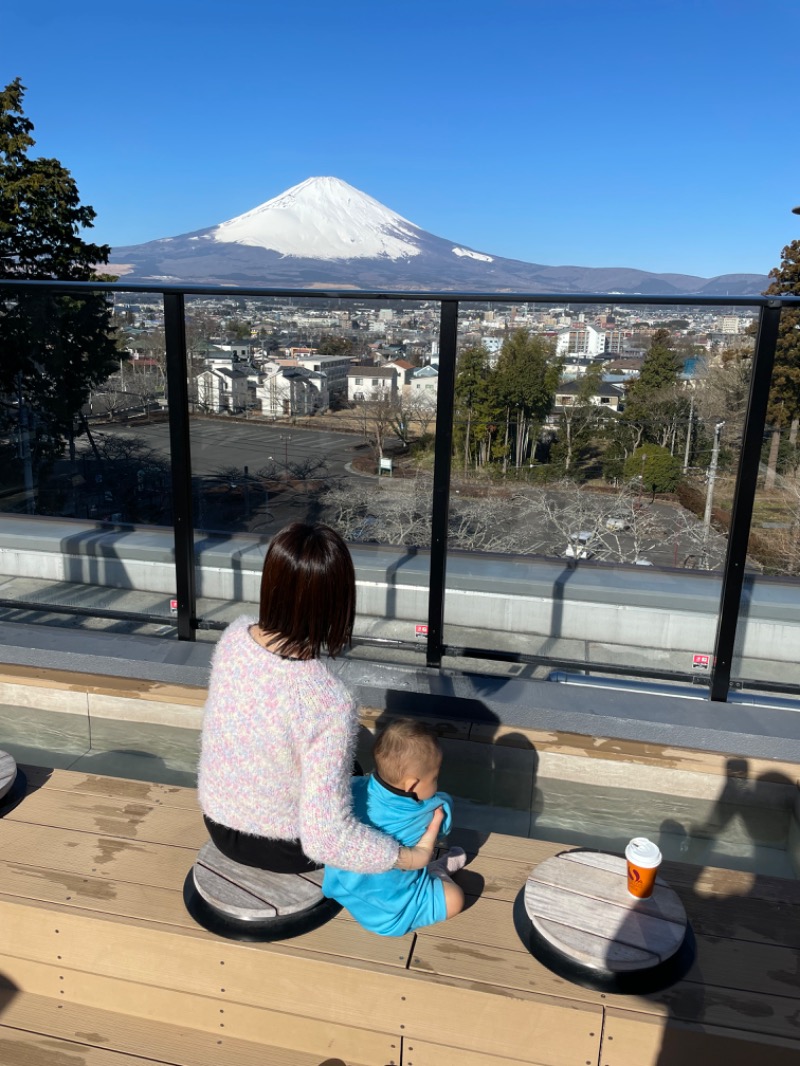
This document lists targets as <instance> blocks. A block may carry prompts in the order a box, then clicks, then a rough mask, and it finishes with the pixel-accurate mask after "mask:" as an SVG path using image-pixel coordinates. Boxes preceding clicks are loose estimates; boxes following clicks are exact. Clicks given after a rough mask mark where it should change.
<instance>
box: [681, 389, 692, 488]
mask: <svg viewBox="0 0 800 1066" xmlns="http://www.w3.org/2000/svg"><path fill="white" fill-rule="evenodd" d="M693 416H694V393H692V395H691V397H690V399H689V428H688V429H687V430H686V451H685V452H684V453H683V472H684V474H685V473H686V471H687V470H688V469H689V453H690V452H691V449H692V418H693Z"/></svg>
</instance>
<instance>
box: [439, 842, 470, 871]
mask: <svg viewBox="0 0 800 1066" xmlns="http://www.w3.org/2000/svg"><path fill="white" fill-rule="evenodd" d="M466 862H467V853H466V852H465V851H464V849H463V848H450V849H449V850H448V851H445V852H443V853H442V854H441V855H440V856H439V858H438V859H434V860H433V862H432V863H431V864H430V866H431V867H433V868H436V869H439V870H441V871H443V872H444V873H448V874H454V873H456V871H457V870H460V869H461V868H462V867H463V866H465V865H466Z"/></svg>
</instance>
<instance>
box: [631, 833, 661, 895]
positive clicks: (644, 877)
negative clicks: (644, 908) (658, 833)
mask: <svg viewBox="0 0 800 1066" xmlns="http://www.w3.org/2000/svg"><path fill="white" fill-rule="evenodd" d="M625 858H626V859H627V860H628V891H629V892H630V894H631V895H632V896H635V897H636V898H637V899H647V898H648V896H652V894H653V889H654V888H655V884H656V874H657V873H658V868H659V866H660V865H661V852H660V851H659V848H658V845H657V844H654V843H653V842H652V840H648V839H647V837H634V838H633V840H632V841H631V842H630V844H628V846H627V848H625Z"/></svg>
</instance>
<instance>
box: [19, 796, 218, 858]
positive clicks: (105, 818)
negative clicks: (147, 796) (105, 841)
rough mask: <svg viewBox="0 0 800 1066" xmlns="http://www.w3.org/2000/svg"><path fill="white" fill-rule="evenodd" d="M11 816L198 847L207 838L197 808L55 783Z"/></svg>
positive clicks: (131, 838) (113, 834)
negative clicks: (65, 789) (63, 787)
mask: <svg viewBox="0 0 800 1066" xmlns="http://www.w3.org/2000/svg"><path fill="white" fill-rule="evenodd" d="M7 820H8V821H10V822H24V823H27V824H31V825H49V826H56V827H58V828H59V829H77V830H80V831H81V832H84V833H99V834H102V835H103V836H116V837H122V838H125V839H130V840H145V841H151V842H153V843H156V844H175V845H177V846H179V847H183V848H193V849H195V850H199V849H200V848H201V847H202V846H203V844H204V843H205V842H206V841H207V840H208V832H207V830H206V828H205V825H204V824H203V819H202V816H201V814H200V812H199V811H198V810H196V809H195V810H192V809H190V808H183V807H164V806H163V805H158V804H153V803H145V802H143V801H142V800H138V799H130V798H127V797H125V798H122V797H109V796H103V795H96V794H92V793H87V792H69V793H64V792H61V791H59V790H56V789H51V788H41V789H39V790H38V791H36V792H33V793H31V794H29V795H27V796H26V797H25V799H24V801H23V802H22V803H20V805H19V806H18V807H16V808H15V809H14V810H13V811H12V812H11V813H10V814H9V815H7Z"/></svg>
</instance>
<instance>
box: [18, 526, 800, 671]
mask: <svg viewBox="0 0 800 1066" xmlns="http://www.w3.org/2000/svg"><path fill="white" fill-rule="evenodd" d="M196 550H197V563H198V569H197V593H198V596H201V597H204V598H207V599H212V600H221V601H223V602H236V603H257V602H258V595H259V582H260V573H261V567H262V564H263V559H264V555H265V551H266V546H265V545H264V544H263V543H260V542H259V541H258V540H254V539H250V538H248V537H246V536H231V537H221V538H215V539H212V538H210V537H203V536H198V537H197V539H196ZM173 559H174V553H173V547H172V533H171V531H170V530H166V529H165V530H158V529H134V528H130V527H117V528H111V529H108V528H100V527H97V526H95V525H92V524H88V523H87V524H86V525H82V524H81V523H67V522H60V521H57V520H52V519H29V518H24V517H8V518H4V519H3V520H2V523H0V575H6V576H9V577H29V578H36V579H40V580H44V581H52V582H66V583H70V584H79V585H90V586H100V587H103V588H112V589H126V590H138V591H143V592H155V593H161V594H164V595H168V596H171V595H174V590H175V579H174V572H173ZM353 559H354V562H355V566H356V575H357V582H358V596H359V612H360V614H361V615H362V616H368V617H373V618H379V619H392V620H401V621H407V622H412V623H413V622H419V621H420V620H424V619H425V618H426V617H427V594H428V572H429V558H428V555H427V553H424V552H417V553H411V554H406V553H405V552H403V551H402V550H398V549H396V548H386V547H380V546H374V547H373V546H366V545H359V546H355V547H354V548H353ZM720 590H721V578H720V575H719V574H717V573H707V572H700V571H683V570H662V569H659V568H656V567H634V566H614V565H609V564H606V565H604V564H591V563H589V564H587V563H580V564H579V565H578V566H574V565H573V566H570V565H569V564H567V562H565V561H563V560H559V559H544V558H536V557H524V556H509V557H508V558H504V557H502V556H495V555H479V554H466V553H458V552H454V553H452V554H451V556H450V557H449V559H448V564H447V592H446V603H445V609H446V614H445V617H446V622H447V624H448V625H450V626H459V627H466V628H469V629H473V630H474V629H482V630H486V631H488V632H489V633H502V634H509V635H511V636H517V635H519V636H529V637H530V636H538V637H543V638H547V639H559V638H564V639H572V640H586V641H595V642H605V643H608V644H614V645H619V646H625V647H632V648H648V649H652V648H661V649H664V650H665V651H681V652H695V651H698V650H701V651H702V650H708V649H710V648H712V647H713V644H714V637H715V632H716V624H717V610H718V604H719V597H720ZM743 620H744V624H743V625H742V627H741V632H740V636H739V642H738V647H737V654H738V655H740V656H742V657H747V658H753V659H766V660H770V661H773V662H775V661H777V662H787V663H796V661H797V648H798V647H800V583H796V582H788V581H786V582H782V581H778V580H776V579H771V578H763V577H760V576H758V575H753V576H750V575H748V579H747V583H746V588H745V596H744V601H743Z"/></svg>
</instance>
